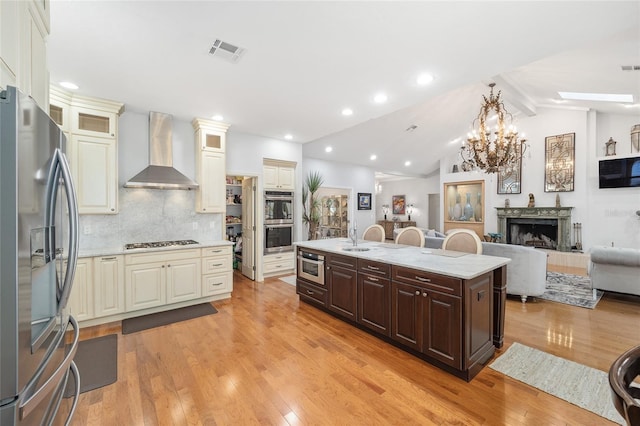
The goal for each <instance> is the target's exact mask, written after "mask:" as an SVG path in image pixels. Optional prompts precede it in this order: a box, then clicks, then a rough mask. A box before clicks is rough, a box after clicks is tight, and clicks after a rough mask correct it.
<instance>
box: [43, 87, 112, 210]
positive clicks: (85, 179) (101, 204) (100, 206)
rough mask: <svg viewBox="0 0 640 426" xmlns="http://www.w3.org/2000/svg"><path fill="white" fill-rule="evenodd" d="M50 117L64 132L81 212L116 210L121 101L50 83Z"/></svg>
mask: <svg viewBox="0 0 640 426" xmlns="http://www.w3.org/2000/svg"><path fill="white" fill-rule="evenodd" d="M49 90H50V93H51V95H50V97H51V105H50V106H49V114H50V115H51V118H53V120H54V121H55V122H56V123H57V124H58V126H60V128H61V129H62V130H63V131H64V132H65V134H66V136H67V139H68V144H67V156H68V157H69V163H70V166H71V175H72V176H73V178H74V183H75V185H76V191H77V193H78V194H77V195H78V212H79V213H80V214H116V213H118V137H117V134H118V116H119V114H120V113H121V112H122V110H123V105H122V104H121V103H118V102H113V101H109V100H105V99H97V98H88V97H85V96H80V95H75V94H72V93H68V92H65V91H63V90H60V89H58V88H56V87H53V86H52V87H50V89H49Z"/></svg>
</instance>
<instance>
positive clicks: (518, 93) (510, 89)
mask: <svg viewBox="0 0 640 426" xmlns="http://www.w3.org/2000/svg"><path fill="white" fill-rule="evenodd" d="M493 81H494V82H495V83H496V85H497V86H498V88H499V89H500V90H501V91H502V93H503V94H504V98H505V100H507V101H509V103H510V104H511V105H513V106H514V107H515V108H517V109H518V110H519V111H521V112H522V113H524V114H525V115H527V116H529V117H533V116H534V115H536V105H535V103H534V102H533V101H532V100H531V98H529V97H528V96H527V95H525V93H524V92H523V91H522V90H520V89H519V88H517V87H516V85H515V83H513V82H512V81H509V80H508V79H507V78H505V76H504V75H501V74H499V75H496V76H494V77H493Z"/></svg>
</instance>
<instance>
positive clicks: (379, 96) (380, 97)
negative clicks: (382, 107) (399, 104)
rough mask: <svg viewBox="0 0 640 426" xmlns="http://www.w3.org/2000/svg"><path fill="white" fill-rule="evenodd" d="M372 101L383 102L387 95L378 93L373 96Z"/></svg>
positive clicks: (385, 100)
mask: <svg viewBox="0 0 640 426" xmlns="http://www.w3.org/2000/svg"><path fill="white" fill-rule="evenodd" d="M373 102H375V103H377V104H383V103H385V102H387V95H385V94H384V93H378V94H377V95H375V96H374V97H373Z"/></svg>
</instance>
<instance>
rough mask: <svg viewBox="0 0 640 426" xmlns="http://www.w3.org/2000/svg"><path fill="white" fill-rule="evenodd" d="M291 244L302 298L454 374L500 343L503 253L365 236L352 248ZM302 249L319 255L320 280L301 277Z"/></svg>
mask: <svg viewBox="0 0 640 426" xmlns="http://www.w3.org/2000/svg"><path fill="white" fill-rule="evenodd" d="M295 250H296V254H298V268H297V269H298V271H297V279H296V289H297V293H298V294H299V295H300V300H301V301H304V302H307V303H309V304H311V305H313V306H315V307H318V308H320V309H322V310H324V311H327V312H329V313H331V314H333V315H334V316H336V317H338V318H340V319H343V320H345V321H347V322H350V323H352V324H353V325H355V326H357V327H358V328H361V329H363V330H366V331H368V332H370V333H372V334H374V335H375V336H376V337H379V338H381V339H382V340H384V341H386V342H388V343H391V344H393V345H394V346H397V347H399V348H401V349H403V350H405V351H407V352H409V353H411V354H413V355H415V356H418V357H420V358H422V359H424V360H426V361H428V362H430V363H431V364H434V365H436V366H438V367H440V368H442V369H444V370H446V371H448V372H450V373H452V374H454V375H456V376H458V377H461V378H463V379H465V380H467V381H469V380H471V379H472V378H473V377H474V376H475V375H476V374H477V373H478V372H479V371H480V370H481V369H482V368H483V367H484V365H485V364H486V363H487V362H488V361H489V360H490V359H491V357H492V356H493V354H494V352H495V348H500V347H502V345H503V339H504V312H505V310H504V305H505V301H506V265H507V263H509V262H510V259H508V258H503V257H496V256H483V255H477V254H468V253H460V252H452V251H443V250H434V249H425V248H419V247H411V246H402V245H395V244H389V243H378V242H370V241H362V242H360V241H359V242H358V245H357V248H355V249H354V245H353V243H352V242H351V241H350V240H348V239H345V238H335V239H324V240H314V241H304V242H297V243H295ZM305 252H311V253H318V254H321V255H323V256H324V257H323V259H325V260H324V262H323V264H322V268H323V270H322V274H319V275H322V280H321V281H320V280H310V279H309V278H308V277H309V274H304V273H303V274H302V277H301V274H300V272H301V269H304V268H305V267H306V263H304V259H305V257H304V256H303V255H304V254H305ZM311 266H312V267H314V268H318V266H317V265H311ZM303 272H304V271H303Z"/></svg>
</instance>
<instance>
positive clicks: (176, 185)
mask: <svg viewBox="0 0 640 426" xmlns="http://www.w3.org/2000/svg"><path fill="white" fill-rule="evenodd" d="M172 120H173V117H172V116H171V115H170V114H163V113H160V112H150V113H149V166H148V167H147V168H146V169H144V170H142V171H141V172H140V173H138V174H137V175H135V176H134V177H132V178H131V179H129V181H128V182H127V183H125V184H124V187H125V188H148V189H196V188H198V184H197V183H196V182H195V181H193V180H191V179H189V178H188V177H186V176H185V175H183V174H182V173H180V172H179V171H178V170H176V169H174V168H173V149H172V136H173V134H172Z"/></svg>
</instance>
